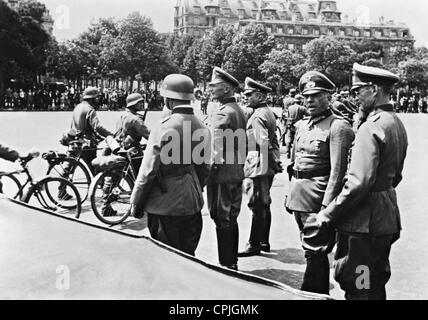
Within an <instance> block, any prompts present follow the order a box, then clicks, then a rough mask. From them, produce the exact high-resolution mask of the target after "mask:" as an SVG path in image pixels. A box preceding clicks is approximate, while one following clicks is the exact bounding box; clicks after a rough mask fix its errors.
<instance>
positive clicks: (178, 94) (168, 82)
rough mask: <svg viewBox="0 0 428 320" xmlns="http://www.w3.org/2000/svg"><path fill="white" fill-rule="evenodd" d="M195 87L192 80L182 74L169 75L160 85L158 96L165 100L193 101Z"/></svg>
mask: <svg viewBox="0 0 428 320" xmlns="http://www.w3.org/2000/svg"><path fill="white" fill-rule="evenodd" d="M194 87H195V85H194V84H193V80H192V79H190V78H189V77H188V76H185V75H184V74H170V75H169V76H167V77H166V78H165V79H164V80H163V83H162V87H161V89H160V95H161V96H163V97H165V98H171V99H178V100H194V99H195V95H194V94H193V90H194Z"/></svg>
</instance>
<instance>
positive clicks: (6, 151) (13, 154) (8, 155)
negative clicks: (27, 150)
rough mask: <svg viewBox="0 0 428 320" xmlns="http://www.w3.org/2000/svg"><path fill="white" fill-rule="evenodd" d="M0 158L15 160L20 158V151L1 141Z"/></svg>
mask: <svg viewBox="0 0 428 320" xmlns="http://www.w3.org/2000/svg"><path fill="white" fill-rule="evenodd" d="M0 158H2V159H5V160H8V161H12V162H15V161H16V160H18V158H19V153H18V152H17V151H15V150H12V149H10V148H9V147H6V146H4V145H2V144H1V143H0Z"/></svg>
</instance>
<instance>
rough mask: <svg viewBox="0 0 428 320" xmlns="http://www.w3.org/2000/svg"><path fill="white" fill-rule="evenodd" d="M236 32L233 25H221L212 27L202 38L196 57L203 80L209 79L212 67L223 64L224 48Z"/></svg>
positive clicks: (229, 44) (231, 40) (225, 48)
mask: <svg viewBox="0 0 428 320" xmlns="http://www.w3.org/2000/svg"><path fill="white" fill-rule="evenodd" d="M236 34H237V29H236V28H235V27H233V26H231V25H222V26H218V27H216V28H214V29H213V30H212V31H211V33H210V34H209V35H208V36H207V37H206V38H205V39H204V41H203V44H202V48H201V51H200V56H199V59H198V69H199V72H200V74H201V75H202V77H203V79H204V80H209V79H210V77H211V74H212V70H213V68H214V67H216V66H217V67H221V66H223V65H224V63H225V54H226V50H227V49H228V48H229V47H230V46H231V45H232V43H233V38H234V37H235V35H236Z"/></svg>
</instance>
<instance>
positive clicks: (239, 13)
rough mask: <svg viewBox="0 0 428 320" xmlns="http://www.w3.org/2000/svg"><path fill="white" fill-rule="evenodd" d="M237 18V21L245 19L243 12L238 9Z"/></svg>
mask: <svg viewBox="0 0 428 320" xmlns="http://www.w3.org/2000/svg"><path fill="white" fill-rule="evenodd" d="M238 16H239V19H244V17H245V10H242V9H239V10H238Z"/></svg>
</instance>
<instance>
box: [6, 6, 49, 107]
mask: <svg viewBox="0 0 428 320" xmlns="http://www.w3.org/2000/svg"><path fill="white" fill-rule="evenodd" d="M24 9H25V10H24ZM42 11H43V12H45V11H46V7H44V5H41V4H40V3H37V2H35V1H24V2H22V3H20V5H19V7H18V11H15V10H12V9H11V8H10V7H9V6H8V5H7V4H6V3H5V2H4V1H3V0H0V107H2V106H3V104H4V92H5V82H6V81H8V79H10V78H12V77H13V78H15V79H18V80H23V79H26V78H27V79H28V78H29V79H32V80H35V79H34V78H35V77H34V75H37V74H39V73H41V72H43V71H44V67H45V64H46V59H47V54H46V48H47V46H48V44H49V41H50V37H49V35H48V34H47V32H46V31H45V30H44V28H43V26H42V24H41V23H40V20H39V17H40V14H39V12H42ZM21 14H24V15H21ZM33 16H34V17H33Z"/></svg>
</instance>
